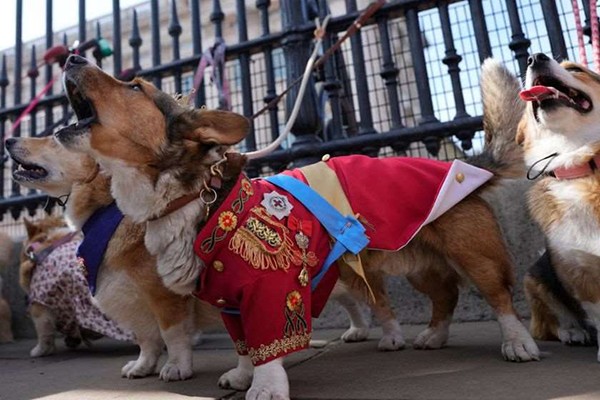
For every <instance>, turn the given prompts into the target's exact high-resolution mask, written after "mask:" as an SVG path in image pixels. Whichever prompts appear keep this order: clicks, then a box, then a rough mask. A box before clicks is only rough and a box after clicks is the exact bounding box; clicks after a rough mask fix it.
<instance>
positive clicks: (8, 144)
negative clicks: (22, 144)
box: [4, 138, 17, 149]
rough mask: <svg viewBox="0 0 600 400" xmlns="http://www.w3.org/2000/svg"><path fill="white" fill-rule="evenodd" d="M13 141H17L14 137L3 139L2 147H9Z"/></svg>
mask: <svg viewBox="0 0 600 400" xmlns="http://www.w3.org/2000/svg"><path fill="white" fill-rule="evenodd" d="M15 143H17V139H15V138H8V139H6V140H5V141H4V147H5V148H6V149H10V148H11V147H12V146H13V145H14V144H15Z"/></svg>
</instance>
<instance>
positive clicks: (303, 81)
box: [244, 0, 385, 160]
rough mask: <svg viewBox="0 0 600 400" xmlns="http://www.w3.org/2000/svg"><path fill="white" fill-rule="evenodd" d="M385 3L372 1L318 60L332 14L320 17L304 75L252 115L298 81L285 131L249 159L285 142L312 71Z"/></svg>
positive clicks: (264, 108)
mask: <svg viewBox="0 0 600 400" xmlns="http://www.w3.org/2000/svg"><path fill="white" fill-rule="evenodd" d="M384 3H385V0H377V1H375V2H373V3H371V4H370V5H369V6H368V7H367V8H366V9H365V10H364V11H363V12H362V13H361V14H360V15H359V16H358V18H357V19H356V20H355V21H354V22H353V23H352V25H350V27H349V28H348V29H347V30H346V32H345V33H344V35H343V36H342V37H341V38H339V39H338V40H337V41H336V42H335V43H334V44H333V45H332V46H331V47H329V48H328V49H327V50H326V51H325V53H323V55H322V56H321V57H319V59H318V60H317V55H318V51H319V47H320V45H321V42H322V41H323V37H324V36H325V33H326V28H327V23H328V22H329V19H330V17H331V16H330V15H328V16H327V17H325V19H324V20H323V22H322V23H319V20H318V19H317V20H316V21H315V25H316V29H315V31H314V36H315V43H314V48H313V52H312V53H311V55H310V57H309V58H308V61H307V63H306V68H305V69H304V74H303V75H302V76H300V77H298V78H297V79H296V80H295V81H293V82H292V83H291V84H290V85H289V86H288V87H287V88H286V89H285V90H284V91H283V92H281V93H280V94H279V95H278V96H277V97H275V98H274V99H273V100H271V101H270V102H269V103H267V104H266V105H265V106H264V107H263V108H262V109H260V110H259V111H258V112H256V113H254V115H252V116H251V117H250V120H254V119H256V118H257V117H258V116H259V115H261V114H263V113H265V112H266V111H267V110H269V109H271V108H273V107H274V106H275V105H276V104H277V103H278V102H279V101H280V100H281V99H282V98H283V97H284V96H285V95H286V94H287V93H288V92H289V91H290V90H291V89H292V88H293V87H294V86H296V85H297V84H298V83H300V88H299V90H298V95H297V97H296V101H295V102H294V107H293V108H292V112H291V113H290V117H289V119H288V121H287V123H286V125H285V128H284V130H283V132H282V133H281V134H280V135H279V136H278V137H277V139H275V141H273V142H272V143H271V144H270V145H268V146H267V147H265V148H263V149H260V150H256V151H251V152H248V153H244V155H245V156H246V157H247V158H248V160H253V159H258V158H261V157H264V156H266V155H268V154H270V153H272V152H273V151H275V150H276V149H277V148H278V147H279V146H280V145H281V143H283V141H284V140H285V139H286V138H287V136H288V135H289V134H290V132H291V130H292V127H293V125H294V123H295V121H296V118H297V117H298V113H299V111H300V104H301V102H302V98H303V97H304V92H305V91H306V86H307V84H308V80H309V78H310V75H311V73H312V71H313V70H315V69H316V68H317V67H319V66H320V65H322V64H323V63H324V62H325V61H326V60H327V59H328V58H329V57H331V55H333V54H334V53H335V51H337V50H338V49H339V48H340V46H341V45H342V43H343V42H344V41H345V40H346V39H348V38H349V37H350V36H352V35H353V34H355V33H356V32H357V31H358V30H359V29H361V28H362V26H363V24H364V23H365V22H366V21H367V20H368V19H369V18H371V17H372V16H373V14H375V12H376V11H377V10H379V9H380V8H381V6H383V4H384Z"/></svg>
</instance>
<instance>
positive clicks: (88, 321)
mask: <svg viewBox="0 0 600 400" xmlns="http://www.w3.org/2000/svg"><path fill="white" fill-rule="evenodd" d="M25 227H26V230H27V238H26V239H25V242H24V243H23V251H22V254H21V257H20V258H21V264H20V268H19V283H20V285H21V288H22V289H23V290H24V291H25V293H27V294H28V298H29V302H30V306H29V314H30V315H31V318H32V319H33V324H34V327H35V331H36V333H37V340H38V341H37V344H36V346H35V347H34V348H33V349H32V350H31V352H30V355H31V356H32V357H40V356H46V355H50V354H53V353H54V352H55V350H56V348H55V343H54V339H55V336H56V333H57V332H59V333H62V334H63V335H64V336H65V344H66V345H67V347H70V348H75V347H77V346H79V344H81V342H82V341H83V342H85V343H86V344H88V345H89V344H90V341H91V340H94V339H99V338H101V337H102V336H103V335H106V336H108V337H112V338H114V339H117V340H127V341H133V339H134V338H133V335H132V334H131V332H127V331H124V330H123V329H121V328H120V327H119V326H118V325H116V324H115V323H114V321H111V320H110V319H108V318H107V317H106V315H104V314H103V313H102V312H101V311H100V310H99V309H98V307H97V306H96V305H95V304H94V302H93V300H92V296H91V294H90V291H89V289H88V285H87V281H86V277H85V275H84V271H83V270H82V269H81V268H80V267H79V265H78V260H77V256H76V248H77V247H78V246H79V244H80V243H81V234H80V233H79V232H75V231H73V230H71V229H70V228H69V227H68V226H67V224H66V222H65V221H64V219H63V218H60V217H51V216H50V217H46V218H42V219H40V220H39V221H36V222H32V221H29V220H25Z"/></svg>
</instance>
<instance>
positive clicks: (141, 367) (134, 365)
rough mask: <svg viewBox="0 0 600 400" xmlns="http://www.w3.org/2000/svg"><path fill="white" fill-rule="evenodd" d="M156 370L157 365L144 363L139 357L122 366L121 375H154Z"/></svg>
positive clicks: (132, 377) (130, 376) (131, 376)
mask: <svg viewBox="0 0 600 400" xmlns="http://www.w3.org/2000/svg"><path fill="white" fill-rule="evenodd" d="M155 370H156V367H155V365H152V364H148V363H144V362H143V361H142V360H140V359H137V360H133V361H129V362H128V363H127V364H125V366H123V368H121V376H122V377H123V378H127V379H135V378H143V377H145V376H148V375H152V374H153V373H155Z"/></svg>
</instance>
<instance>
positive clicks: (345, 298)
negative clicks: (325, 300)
mask: <svg viewBox="0 0 600 400" xmlns="http://www.w3.org/2000/svg"><path fill="white" fill-rule="evenodd" d="M351 291H352V289H350V288H348V287H347V286H346V284H345V283H343V282H341V281H338V282H337V283H336V284H335V286H334V288H333V291H332V292H331V298H332V299H333V300H335V301H337V302H338V303H340V305H341V306H342V307H343V308H344V310H346V313H347V314H348V318H349V319H350V328H348V330H347V331H346V332H344V333H343V334H342V340H343V341H344V342H347V343H348V342H362V341H364V340H367V337H368V336H369V323H368V322H367V321H366V320H365V317H364V315H363V313H362V311H361V307H360V304H361V302H360V301H359V300H358V299H357V298H356V296H355V295H353V294H352V293H351Z"/></svg>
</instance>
